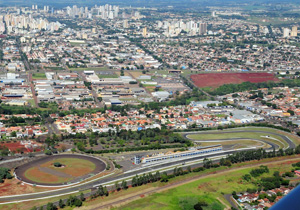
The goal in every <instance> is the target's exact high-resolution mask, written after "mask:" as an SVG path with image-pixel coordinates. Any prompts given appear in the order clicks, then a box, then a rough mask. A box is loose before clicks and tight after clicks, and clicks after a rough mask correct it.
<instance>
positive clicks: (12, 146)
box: [0, 142, 41, 153]
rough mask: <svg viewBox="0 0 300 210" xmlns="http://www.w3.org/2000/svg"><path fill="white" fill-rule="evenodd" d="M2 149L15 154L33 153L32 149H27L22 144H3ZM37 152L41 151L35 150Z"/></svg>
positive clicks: (0, 145) (0, 144)
mask: <svg viewBox="0 0 300 210" xmlns="http://www.w3.org/2000/svg"><path fill="white" fill-rule="evenodd" d="M0 147H7V148H8V149H9V150H10V151H11V152H15V153H21V152H23V153H28V152H33V149H32V148H26V147H25V146H24V145H22V144H21V143H20V142H9V143H6V142H1V143H0ZM35 151H36V152H39V151H41V150H40V149H37V148H36V149H35Z"/></svg>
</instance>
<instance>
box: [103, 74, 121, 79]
mask: <svg viewBox="0 0 300 210" xmlns="http://www.w3.org/2000/svg"><path fill="white" fill-rule="evenodd" d="M98 76H99V78H118V77H119V76H118V75H116V74H98Z"/></svg>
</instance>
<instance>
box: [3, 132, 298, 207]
mask: <svg viewBox="0 0 300 210" xmlns="http://www.w3.org/2000/svg"><path fill="white" fill-rule="evenodd" d="M237 132H260V131H256V130H255V131H254V130H253V131H251V130H247V131H220V132H218V133H237ZM199 133H200V132H189V133H186V134H185V135H184V136H186V135H190V134H199ZM205 133H206V134H215V132H205ZM261 133H264V134H270V135H277V136H280V137H281V138H282V139H283V140H285V141H286V142H287V143H288V144H289V147H290V148H295V144H294V143H293V142H292V141H291V140H290V139H289V138H288V137H286V136H284V135H280V134H277V133H273V132H261ZM273 146H274V145H273ZM250 149H253V148H250ZM242 150H249V148H248V149H241V150H239V151H242ZM235 152H237V150H228V151H220V152H215V153H210V154H207V155H205V154H204V155H202V156H197V157H190V158H187V159H181V160H174V161H173V162H165V163H163V162H162V163H161V164H159V165H153V166H149V167H145V168H142V167H141V168H139V169H137V170H135V171H128V172H125V173H123V174H119V175H112V176H109V177H105V178H103V179H100V180H94V181H90V182H87V183H83V184H80V185H75V186H70V187H66V188H63V189H58V190H51V191H45V192H39V193H31V194H23V195H11V196H2V197H0V202H1V203H6V202H22V201H24V200H31V199H33V200H34V199H42V198H47V197H54V196H61V195H66V194H70V193H72V192H78V191H82V190H87V189H93V188H95V186H99V185H107V184H109V183H114V182H115V181H120V180H124V179H131V178H132V177H133V176H135V175H142V174H144V173H149V172H155V171H166V172H172V171H173V168H174V167H175V165H182V164H183V163H185V162H191V161H197V160H198V161H199V160H200V159H203V158H214V157H216V156H223V155H225V156H226V155H229V154H233V153H235ZM201 165H202V162H198V163H194V164H190V166H191V167H198V166H201ZM172 166H173V168H171V167H172ZM182 167H186V166H183V165H182Z"/></svg>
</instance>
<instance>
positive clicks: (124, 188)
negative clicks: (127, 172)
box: [122, 180, 127, 190]
mask: <svg viewBox="0 0 300 210" xmlns="http://www.w3.org/2000/svg"><path fill="white" fill-rule="evenodd" d="M122 189H123V190H126V189H127V182H126V181H125V180H123V181H122Z"/></svg>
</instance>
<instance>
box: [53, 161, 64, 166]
mask: <svg viewBox="0 0 300 210" xmlns="http://www.w3.org/2000/svg"><path fill="white" fill-rule="evenodd" d="M53 165H54V166H55V167H61V166H62V164H61V163H59V162H55V163H53Z"/></svg>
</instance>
